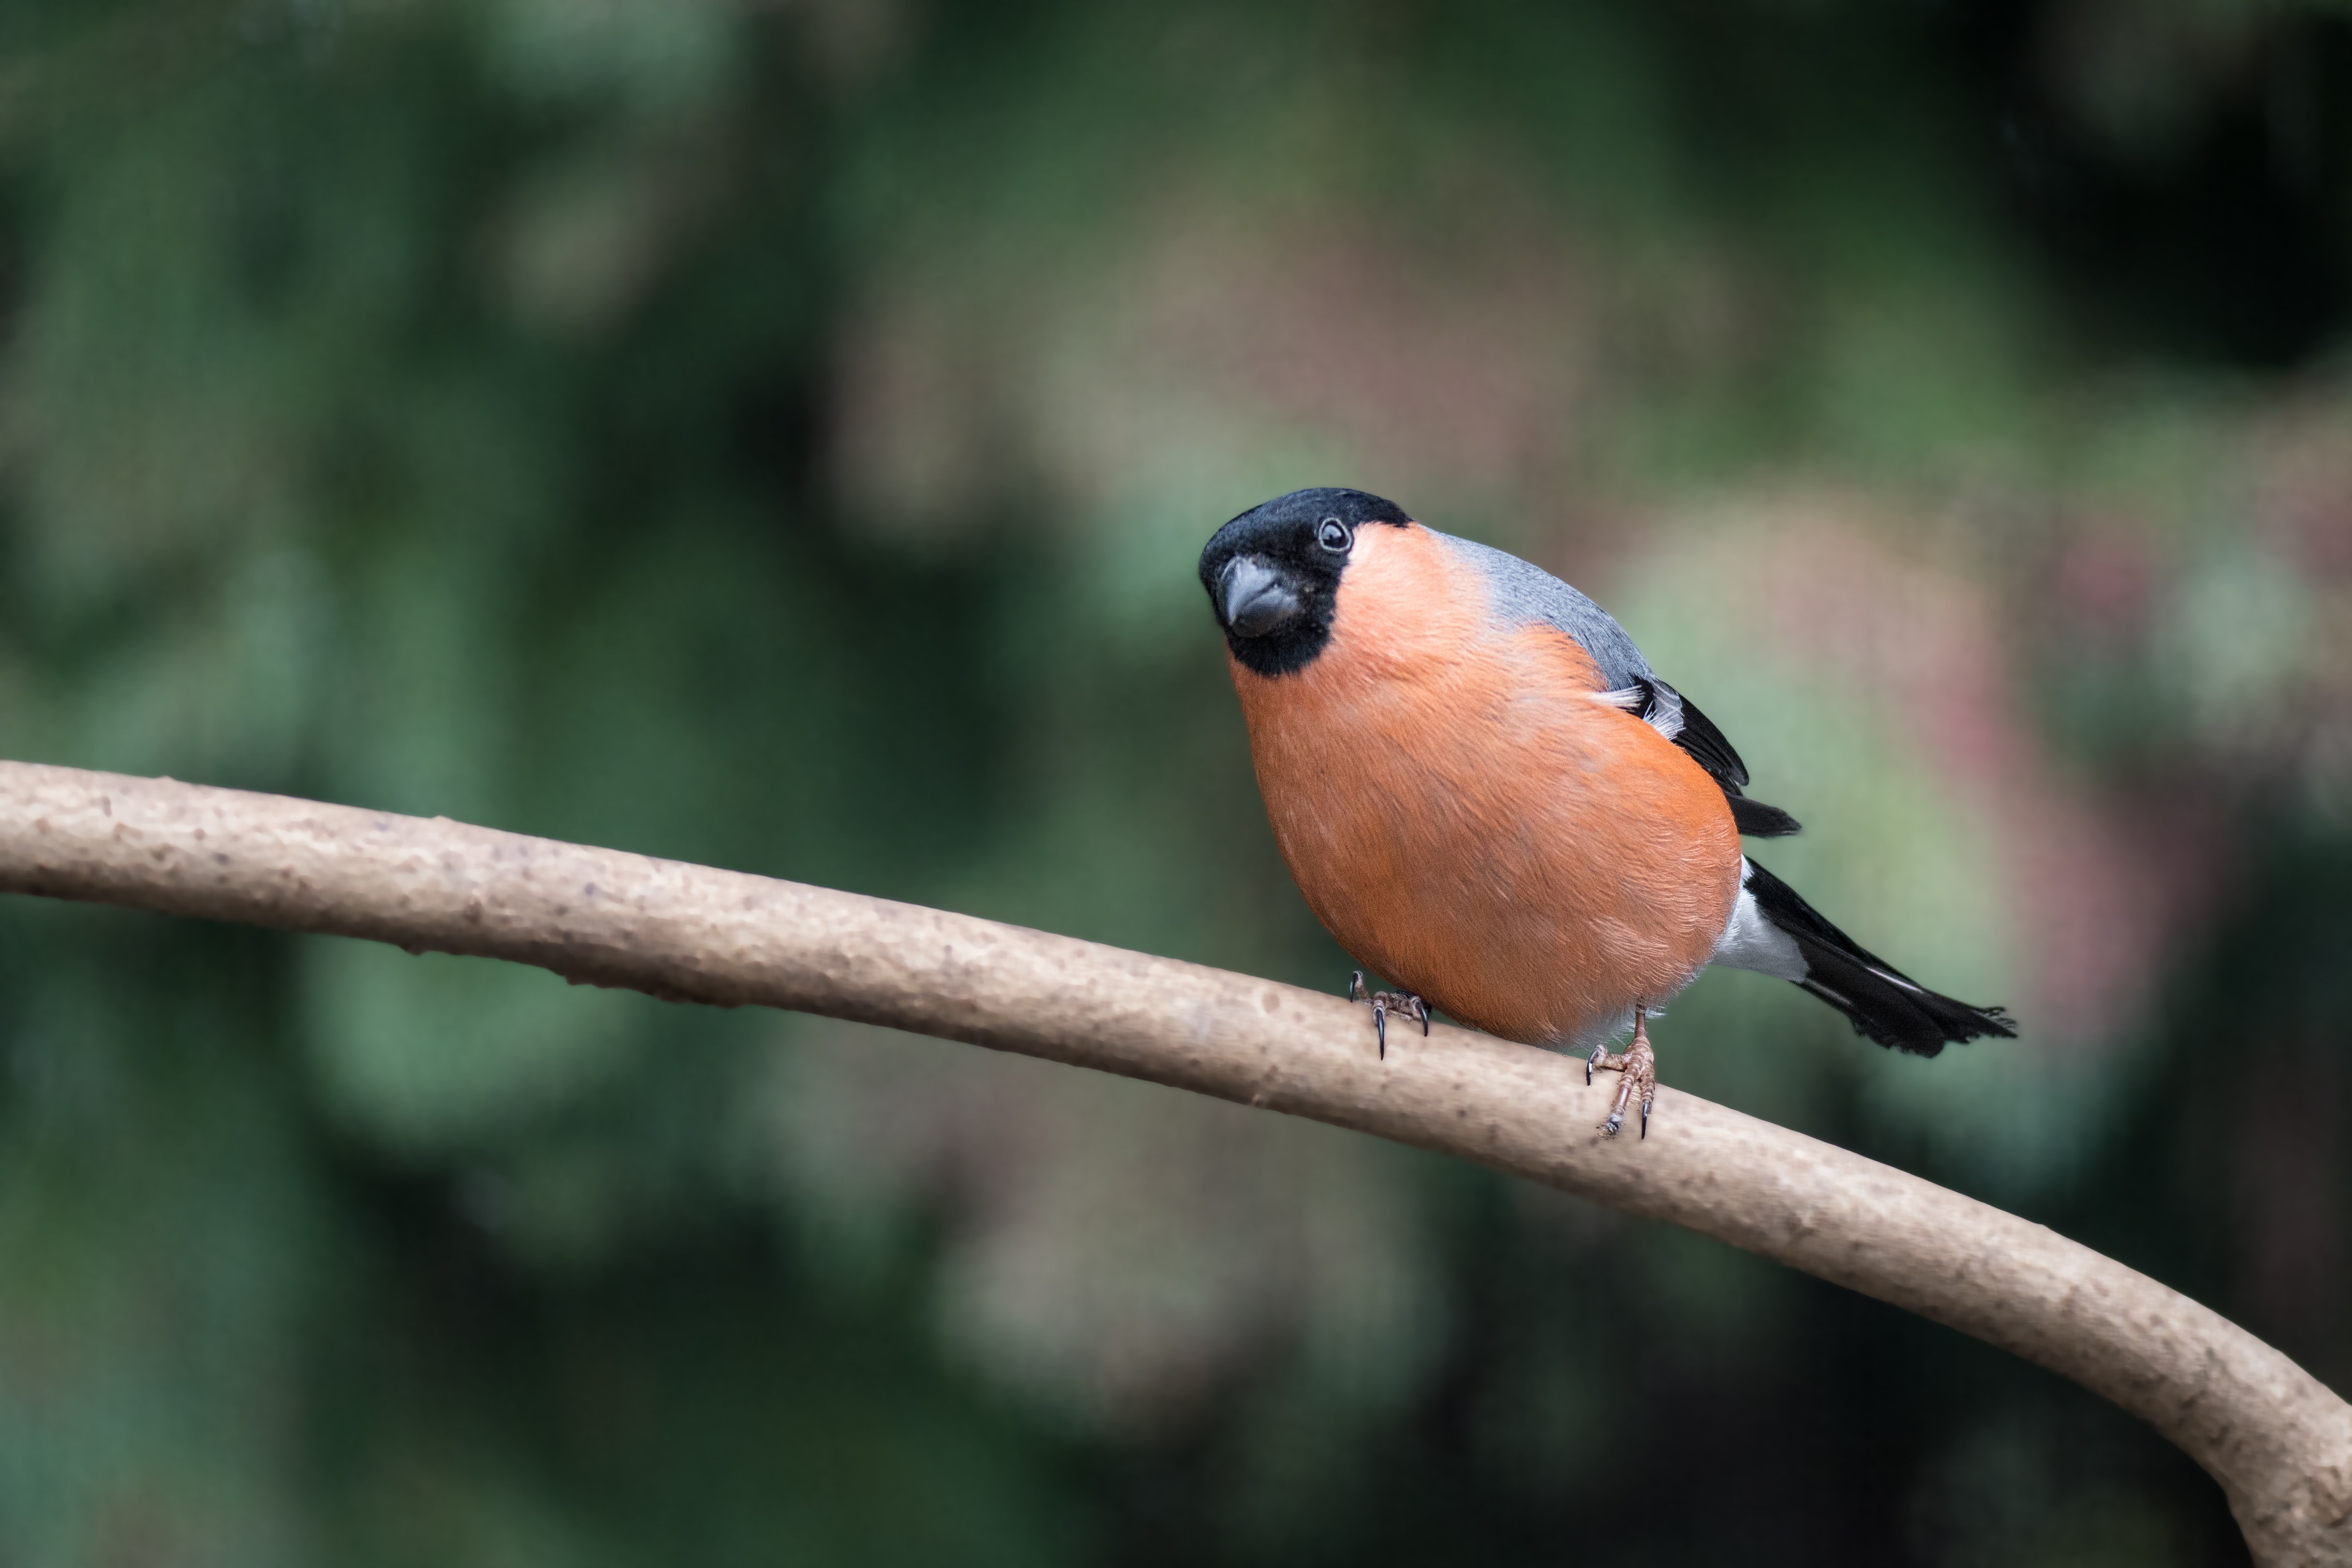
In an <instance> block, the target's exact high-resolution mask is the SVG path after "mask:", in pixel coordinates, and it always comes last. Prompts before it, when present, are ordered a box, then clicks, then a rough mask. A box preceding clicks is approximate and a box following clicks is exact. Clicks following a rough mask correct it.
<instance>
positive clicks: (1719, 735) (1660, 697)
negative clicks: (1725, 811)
mask: <svg viewBox="0 0 2352 1568" xmlns="http://www.w3.org/2000/svg"><path fill="white" fill-rule="evenodd" d="M1633 687H1634V689H1635V690H1636V691H1638V692H1639V693H1640V694H1641V706H1639V707H1638V708H1634V709H1633V711H1634V712H1636V713H1638V714H1640V715H1641V717H1642V718H1643V720H1644V721H1647V722H1649V723H1651V724H1653V725H1654V726H1656V728H1657V731H1658V732H1659V733H1660V734H1662V735H1664V736H1665V737H1666V739H1668V740H1670V741H1672V742H1674V743H1675V745H1677V746H1680V747H1681V748H1682V749H1683V750H1684V751H1685V752H1689V753H1690V756H1691V760H1692V761H1693V762H1695V763H1697V764H1698V765H1699V766H1700V767H1703V768H1705V769H1706V771H1707V775H1708V776H1709V777H1710V778H1712V779H1714V780H1715V782H1716V783H1717V784H1720V785H1722V786H1723V794H1724V798H1725V799H1727V800H1728V801H1730V802H1731V820H1732V822H1733V823H1734V824H1735V825H1736V826H1738V829H1739V831H1740V832H1741V833H1742V834H1744V835H1746V836H1747V837H1750V838H1786V837H1788V836H1789V835H1790V834H1791V833H1795V832H1798V831H1800V827H1799V824H1798V822H1797V819H1796V818H1795V817H1793V816H1790V815H1789V814H1788V813H1787V812H1785V811H1782V810H1781V809H1780V807H1779V806H1777V805H1765V804H1764V803H1763V802H1762V801H1760V800H1750V799H1748V797H1747V795H1743V794H1742V793H1741V791H1743V790H1744V789H1746V788H1747V785H1748V764H1747V763H1743V762H1741V761H1740V760H1739V753H1738V752H1736V751H1734V750H1732V746H1731V742H1729V741H1728V740H1726V739H1725V738H1724V733H1723V731H1720V730H1718V729H1717V728H1716V727H1715V721H1714V720H1712V719H1709V718H1708V717H1707V716H1706V714H1704V713H1702V712H1700V711H1699V710H1698V704H1697V703H1696V702H1693V701H1692V700H1690V699H1689V698H1687V697H1685V696H1684V695H1683V694H1682V693H1681V692H1679V691H1676V690H1675V689H1674V688H1673V687H1671V686H1668V685H1667V684H1666V683H1665V682H1664V681H1663V680H1660V679H1658V678H1657V677H1655V676H1640V677H1637V678H1636V679H1635V680H1634V682H1633ZM1628 706H1629V707H1631V706H1632V705H1631V704H1628Z"/></svg>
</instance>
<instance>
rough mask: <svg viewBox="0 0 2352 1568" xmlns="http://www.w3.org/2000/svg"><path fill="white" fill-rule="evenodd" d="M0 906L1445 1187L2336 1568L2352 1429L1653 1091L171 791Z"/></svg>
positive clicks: (629, 863) (981, 929) (545, 846)
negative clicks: (1665, 1268)
mask: <svg viewBox="0 0 2352 1568" xmlns="http://www.w3.org/2000/svg"><path fill="white" fill-rule="evenodd" d="M0 891H7V892H18V893H33V894H39V895H43V896H47V897H50V898H60V899H78V900H94V901H97V902H101V903H110V904H121V905H127V906H131V907H133V908H138V909H145V910H160V911H163V912H164V913H169V914H180V915H197V916H202V917H205V918H207V919H212V920H223V921H244V922H248V923H252V924H257V925H267V926H279V927H285V928H288V929H290V930H295V931H324V932H331V933H334V934H337V935H341V936H351V937H365V938H371V939H373V940H375V941H379V942H393V943H396V944H397V945H399V946H401V947H404V948H407V949H409V950H411V951H418V952H421V951H425V950H427V949H432V950H437V951H440V952H453V953H470V954H476V955H478V956H481V957H486V958H502V959H508V960H511V961H513V962H516V963H531V964H537V965H539V966H540V967H541V968H543V969H549V970H552V971H554V972H555V973H558V974H562V975H564V976H566V977H567V978H570V979H572V980H576V981H583V982H586V983H589V984H597V985H609V986H624V987H627V988H630V989H633V990H637V991H644V992H648V993H650V994H654V995H656V996H661V997H666V998H669V999H672V1000H677V1001H693V1002H706V1003H715V1004H718V1005H722V1006H736V1005H744V1004H757V1005H763V1006H772V1007H787V1008H793V1009H795V1010H798V1011H802V1012H809V1013H822V1014H826V1015H829V1016H834V1017H837V1018H851V1019H856V1020H860V1021H862V1022H866V1023H872V1024H887V1025H889V1026H893V1027H897V1028H901V1029H911V1030H915V1031H918V1032H919V1033H922V1034H927V1035H938V1036H941V1037H946V1038H948V1039H954V1040H963V1041H967V1042H969V1043H971V1044H973V1045H978V1046H987V1047H992V1048H993V1049H997V1050H1007V1051H1018V1052H1022V1053H1024V1054H1025V1055H1029V1056H1034V1057H1043V1058H1047V1059H1049V1060H1053V1061H1058V1062H1066V1063H1069V1064H1071V1065H1073V1066H1076V1067H1088V1068H1097V1069H1099V1070H1101V1071H1104V1072H1113V1073H1119V1074H1122V1075H1124V1076H1126V1077H1129V1078H1139V1079H1150V1080H1151V1081H1153V1082H1155V1083H1162V1084H1168V1085H1171V1086H1172V1087H1174V1088H1178V1089H1191V1090H1193V1091H1194V1092H1196V1093H1201V1094H1211V1095H1215V1096H1217V1097H1219V1098H1221V1099H1224V1100H1237V1101H1239V1102H1241V1103H1243V1104H1245V1105H1254V1106H1262V1107H1265V1109H1267V1110H1279V1111H1284V1112H1286V1113H1288V1114H1291V1115H1294V1116H1306V1117H1312V1118H1314V1119H1315V1120H1317V1121H1328V1122H1330V1123H1333V1124H1334V1125H1337V1126H1340V1127H1348V1128H1353V1129H1355V1130H1357V1131H1363V1132H1370V1133H1374V1134H1376V1135H1378V1136H1381V1137H1384V1138H1391V1139H1394V1140H1396V1141H1398V1142H1403V1143H1411V1144H1415V1145H1418V1146H1419V1147H1422V1148H1424V1149H1433V1150H1437V1151H1439V1152H1444V1153H1448V1154H1456V1155H1460V1156H1462V1157H1463V1158H1465V1159H1470V1160H1475V1161H1478V1162H1480V1163H1483V1164H1486V1165H1491V1166H1493V1167H1495V1168H1496V1169H1497V1170H1502V1171H1507V1172H1509V1173H1512V1174H1514V1175H1517V1176H1524V1177H1527V1178H1528V1179H1529V1180H1532V1181H1538V1182H1541V1183H1544V1184H1547V1185H1549V1186H1554V1187H1558V1188H1560V1189H1562V1190H1563V1191H1566V1192H1570V1193H1574V1194H1578V1195H1580V1196H1581V1197H1586V1198H1590V1199H1592V1200H1593V1201H1595V1202H1598V1203H1603V1204H1607V1205H1611V1206H1612V1207H1615V1208H1620V1209H1623V1210H1626V1211H1628V1212H1629V1213H1633V1214H1636V1215H1643V1216H1644V1217H1647V1218H1651V1219H1660V1220H1666V1221H1669V1222H1671V1223H1673V1224H1675V1225H1679V1226H1686V1227H1688V1228H1689V1229H1692V1230H1695V1231H1697V1232H1698V1233H1700V1234H1701V1235H1703V1236H1709V1237H1715V1238H1716V1239H1717V1240H1719V1241H1726V1242H1728V1243H1730V1244H1731V1245H1732V1246H1734V1247H1744V1248H1746V1249H1747V1250H1748V1251H1750V1252H1756V1253H1760V1254H1762V1255H1763V1256H1765V1257H1767V1258H1774V1259H1777V1260H1779V1261H1780V1262H1782V1263H1785V1264H1788V1265H1789V1266H1790V1267H1791V1268H1801V1269H1804V1270H1805V1271H1806V1272H1808V1273H1811V1274H1815V1275H1818V1276H1820V1277H1821V1278H1822V1279H1829V1280H1833V1281H1835V1282H1836V1283H1838V1284H1841V1285H1844V1286H1848V1287H1850V1288H1852V1289H1856V1290H1860V1291H1862V1292H1864V1294H1866V1295H1870V1296H1874V1297H1877V1298H1878V1299H1879V1300H1883V1301H1888V1302H1891V1303H1893V1304H1894V1305H1895V1306H1898V1307H1903V1308H1906V1309H1907V1310H1911V1311H1914V1312H1917V1313H1919V1314H1920V1315H1922V1316H1924V1317H1927V1318H1931V1319H1934V1320H1935V1321H1937V1322H1940V1323H1945V1324H1948V1325H1950V1326H1951V1327H1953V1328H1956V1329H1958V1330H1960V1331H1963V1332H1965V1333H1969V1334H1973V1335H1975V1336H1976V1337H1978V1338H1979V1339H1981V1340H1985V1341H1987V1342H1990V1343H1992V1344H1995V1345H1998V1346H2000V1347H2001V1348H2002V1349H2004V1350H2008V1351H2011V1352H2015V1353H2016V1354H2018V1355H2021V1356H2023V1357H2025V1358H2026V1359H2027V1360H2029V1361H2032V1362H2034V1363H2038V1364H2040V1365H2042V1366H2043V1367H2046V1368H2048V1369H2050V1370H2051V1371H2053V1372H2055V1373H2061V1374H2062V1375H2063V1376H2066V1377H2070V1378H2073V1379H2074V1381H2075V1382H2077V1383H2080V1384H2083V1385H2084V1387H2086V1388H2088V1389H2090V1390H2091V1391H2092V1392H2094V1393H2095V1394H2100V1395H2102V1396H2104V1397H2105V1398H2107V1399H2109V1400H2112V1401H2114V1402H2115V1403H2116V1405H2121V1406H2122V1407H2123V1408H2124V1409H2126V1410H2128V1411H2130V1412H2131V1413H2132V1414H2133V1415H2137V1416H2139V1417H2141V1418H2142V1419H2144V1420H2146V1421H2147V1422H2148V1423H2149V1424H2150V1425H2152V1426H2155V1427H2156V1429H2157V1430H2158V1431H2159V1432H2161V1433H2162V1434H2163V1435H2164V1436H2166V1437H2168V1438H2169V1439H2171V1440H2172V1441H2173V1442H2174V1443H2176V1444H2178V1445H2179V1447H2181V1448H2182V1449H2184V1450H2185V1451H2187V1453H2188V1454H2189V1456H2190V1457H2191V1458H2194V1459H2195V1460H2196V1461H2197V1462H2198V1463H2199V1464H2200V1465H2202V1466H2203V1467H2204V1468H2206V1469H2207V1470H2208V1471H2210V1473H2211V1474H2212V1475H2213V1477H2214V1478H2215V1479H2217V1480H2219V1481H2220V1482H2221V1486H2222V1488H2223V1489H2224V1491H2225V1492H2226V1493H2227V1494H2228V1497H2229V1500H2230V1505H2231V1509H2232V1510H2234V1512H2235V1514H2236V1516H2237V1520H2238V1522H2239V1524H2240V1525H2241V1527H2242V1529H2243V1530H2244V1531H2245V1533H2246V1538H2247V1541H2248V1542H2249V1543H2250V1545H2251V1546H2252V1550H2253V1553H2254V1556H2255V1559H2256V1561H2257V1562H2259V1563H2263V1564H2265V1565H2277V1568H2284V1565H2287V1564H2298V1565H2299V1564H2319V1563H2352V1406H2347V1405H2346V1404H2345V1403H2344V1402H2343V1401H2342V1400H2340V1399H2338V1398H2336V1395H2335V1394H2332V1393H2330V1392H2329V1391H2328V1390H2327V1389H2326V1387H2325V1386H2323V1385H2322V1384H2320V1383H2319V1382H2318V1381H2317V1380H2316V1379H2315V1378H2313V1377H2312V1376H2311V1375H2310V1374H2309V1373H2305V1372H2304V1371H2303V1369H2301V1368H2300V1367H2298V1366H2296V1365H2295V1364H2294V1363H2293V1362H2291V1361H2289V1360H2288V1359H2287V1358H2286V1357H2285V1356H2284V1355H2281V1354H2280V1353H2279V1352H2276V1351H2274V1350H2273V1349H2271V1348H2270V1347H2269V1346H2268V1345H2265V1344H2263V1342H2261V1341H2260V1340H2257V1339H2256V1338H2254V1337H2253V1336H2252V1334H2250V1333H2247V1332H2246V1331H2244V1330H2242V1329H2241V1328H2239V1327H2237V1326H2236V1325H2235V1324H2233V1323H2231V1322H2229V1321H2227V1320H2225V1319H2223V1318H2221V1317H2220V1316H2219V1315H2217V1314H2215V1313H2214V1312H2211V1311H2210V1310H2207V1309H2205V1308H2203V1307H2201V1306H2199V1305H2198V1304H2197V1303H2196V1302H2194V1301H2192V1300H2189V1299H2188V1298H2187V1297H2185V1296H2182V1295H2180V1294H2179V1293H2178V1292H2177V1291H2174V1290H2171V1289H2167V1288H2166V1287H2164V1286H2162V1285H2159V1284H2158V1283H2156V1282H2155V1281H2154V1280H2151V1279H2147V1278H2145V1277H2144V1276H2141V1275H2139V1274H2137V1273H2135V1272H2133V1271H2132V1270H2131V1269H2128V1268H2125V1267H2123V1266H2122V1265H2121V1264H2119V1263H2116V1262H2114V1261H2112V1260H2110V1259H2108V1258H2104V1257H2101V1256H2100V1255H2099V1254H2097V1253H2095V1252H2093V1251H2091V1250H2090V1249H2088V1248H2087V1247H2080V1246H2077V1245H2076V1244H2075V1243H2074V1242H2071V1241H2068V1240H2066V1239H2065V1238H2064V1237H2060V1236H2058V1235H2056V1234H2055V1233H2053V1232H2052V1231H2050V1230H2049V1229H2047V1228H2045V1227H2043V1226H2038V1225H2032V1224H2030V1223H2028V1222H2026V1221H2024V1220H2021V1219H2019V1218H2016V1217H2015V1216H2013V1215H2008V1214H2005V1213H2002V1212H2001V1211H2000V1210H1998V1209H1995V1208H1992V1207H1990V1206H1988V1205H1984V1204H1980V1203H1978V1202H1976V1201H1975V1200H1973V1199H1971V1198H1967V1197H1963V1196H1961V1195H1959V1194H1957V1193H1952V1192H1948V1191H1947V1190H1945V1189H1943V1188H1941V1187H1938V1186H1936V1185H1934V1184H1931V1183H1928V1182H1924V1181H1921V1180H1919V1179H1918V1178H1916V1177H1914V1176H1910V1175H1906V1174H1905V1173H1902V1172H1900V1171H1896V1170H1893V1169H1890V1168H1888V1167H1886V1166H1884V1165H1880V1164H1877V1163H1874V1162H1872V1161H1869V1160H1865V1159H1863V1158H1861V1157H1860V1156H1858V1155H1854V1154H1851V1153H1848V1152H1845V1151H1843V1150H1841V1149H1837V1148H1833V1147H1832V1146H1830V1145H1828V1144H1824V1143H1821V1142H1815V1141H1814V1140H1812V1139H1810V1138H1806V1137H1804V1136H1802V1135H1801V1134H1799V1133H1795V1132H1790V1131H1786V1130H1784V1129H1782V1128H1780V1127H1776V1126H1773V1125H1771V1124H1770V1123H1769V1122H1763V1121H1756V1120H1754V1119H1753V1118H1750V1117H1747V1116H1743V1115H1741V1114H1739V1113H1738V1111H1734V1110H1726V1109H1724V1108H1723V1107H1721V1106H1717V1105H1713V1104H1710V1103H1708V1102H1707V1101H1706V1100H1698V1099H1696V1098H1694V1097H1692V1096H1690V1095H1687V1094H1682V1093H1678V1092H1676V1091H1675V1090H1674V1089H1661V1090H1660V1091H1659V1101H1658V1114H1657V1118H1656V1120H1655V1121H1654V1122H1653V1124H1652V1128H1651V1133H1650V1136H1649V1137H1648V1138H1647V1139H1646V1140H1641V1139H1634V1138H1621V1139H1617V1140H1604V1139H1602V1138H1601V1136H1600V1135H1599V1134H1598V1133H1597V1132H1596V1131H1595V1130H1594V1126H1595V1123H1597V1122H1598V1121H1600V1120H1601V1116H1602V1114H1603V1113H1604V1111H1605V1110H1606V1102H1607V1100H1608V1097H1609V1095H1610V1093H1611V1092H1612V1090H1613V1089H1614V1087H1615V1086H1614V1084H1613V1082H1612V1081H1611V1080H1610V1079H1609V1077H1608V1075H1606V1074H1603V1075H1601V1076H1600V1078H1599V1079H1598V1081H1596V1082H1595V1084H1594V1085H1593V1086H1592V1087H1591V1088H1587V1087H1586V1085H1585V1082H1584V1068H1583V1065H1582V1064H1581V1063H1580V1062H1579V1061H1577V1060H1575V1059H1573V1058H1564V1057H1559V1056H1554V1055H1551V1054H1549V1053H1547V1052H1544V1051H1539V1050H1534V1049H1530V1048H1528V1047H1524V1046H1518V1045H1512V1044H1509V1043H1507V1042H1504V1041H1500V1040H1496V1039H1493V1038H1490V1037H1486V1036H1483V1035H1478V1034H1474V1033H1470V1032H1468V1031H1465V1030H1461V1029H1454V1028H1448V1027H1445V1026H1438V1027H1437V1028H1436V1029H1434V1030H1433V1032H1432V1033H1431V1035H1430V1037H1428V1038H1427V1039H1423V1037H1421V1035H1420V1033H1419V1031H1417V1030H1411V1029H1407V1030H1402V1031H1394V1032H1393V1033H1394V1034H1395V1038H1394V1039H1393V1040H1392V1041H1391V1049H1390V1051H1389V1053H1388V1058H1387V1060H1386V1061H1382V1060H1381V1059H1380V1058H1378V1057H1376V1056H1375V1054H1374V1052H1373V1049H1372V1039H1371V1030H1370V1027H1369V1026H1368V1025H1367V1021H1366V1018H1365V1015H1364V1012H1363V1010H1362V1009H1361V1008H1360V1007H1351V1006H1349V1005H1348V1004H1346V1003H1344V1002H1342V1001H1340V1000H1339V998H1337V997H1336V996H1328V995H1318V994H1314V993H1311V992H1307V991H1301V990H1297V989H1296V988H1294V987H1291V986H1287V985H1280V984H1274V983H1272V982H1269V981H1265V980H1255V979H1250V978H1248V977H1246V976H1244V975H1239V974H1232V973H1225V972H1223V971H1221V970H1213V969H1205V968H1202V967H1200V966H1198V965H1195V964H1189V963H1176V962H1174V961H1172V960H1170V959H1164V958H1152V957H1148V956H1146V955H1144V954H1141V953H1136V952H1125V951H1122V950H1120V949H1117V948H1110V947H1103V946H1098V945H1097V944H1095V943H1093V942H1079V941H1076V940H1074V939H1072V938H1069V937H1061V936H1052V935H1048V934H1046V933H1044V932H1041V931H1025V930H1023V929H1021V928H1018V927H1014V926H1006V925H999V924H996V923H994V922H992V921H983V920H975V919H971V918H970V917H967V916H963V915H955V914H948V913H945V912H943V911H940V910H929V909H922V908H919V907H916V906H913V905H908V904H898V903H891V902H888V901H886V900H880V899H870V898H864V897H861V896H859V895H856V894H854V893H843V892H835V891H831V890H828V889H821V888H812V887H805V886H803V885H800V884H798V883H793V882H782V881H776V880H772V879H768V878H763V877H752V876H745V875H742V874H740V873H738V872H732V871H721V870H715V869H712V868H708V867H701V866H690V865H683V864H680V863H678V862H676V861H667V860H656V859H653V858H648V857H646V856H643V855H633V854H627V853H624V852H622V851H619V850H613V849H597V848H590V847H583V846H580V845H573V844H562V843H557V842H554V841H551V840H548V839H541V838H530V837H523V836H521V835H518V834H511V833H500V832H496V831H493V830H490V829H488V828H482V827H471V826H465V825H463V824H460V823H455V822H450V821H448V820H446V818H440V817H436V818H434V819H432V820H430V821H426V820H424V819H421V818H416V817H406V816H389V815H386V814H383V813H381V812H372V811H361V810H355V809H352V808H351V807H347V806H337V805H320V804H317V803H314V802H310V801H304V800H292V799H287V798H284V797H280V796H275V795H251V794H247V793H244V792H242V791H236V790H224V789H209V788H204V787H201V786H198V785H193V784H176V783H173V782H172V781H171V780H168V779H137V778H127V777H123V776H121V775H117V774H111V773H85V772H80V771H78V770H74V769H68V768H54V767H44V766H39V765H36V764H31V763H0Z"/></svg>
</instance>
